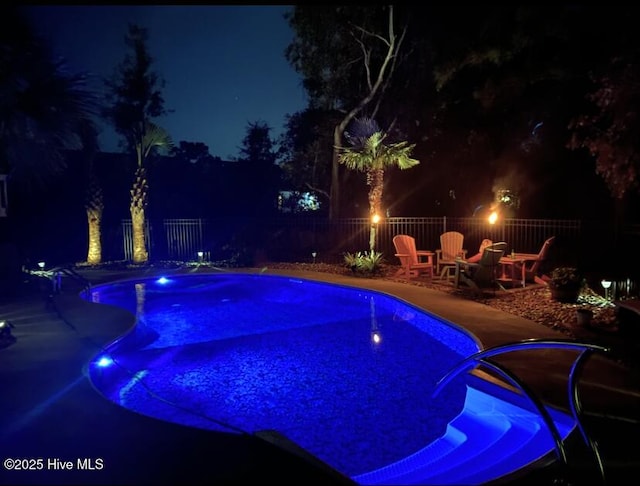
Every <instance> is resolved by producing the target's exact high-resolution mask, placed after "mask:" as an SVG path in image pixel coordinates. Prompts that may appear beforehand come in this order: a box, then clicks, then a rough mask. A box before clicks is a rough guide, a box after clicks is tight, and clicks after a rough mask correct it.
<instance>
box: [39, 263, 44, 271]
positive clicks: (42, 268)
mask: <svg viewBox="0 0 640 486" xmlns="http://www.w3.org/2000/svg"><path fill="white" fill-rule="evenodd" d="M44 266H45V262H38V267H40V270H44Z"/></svg>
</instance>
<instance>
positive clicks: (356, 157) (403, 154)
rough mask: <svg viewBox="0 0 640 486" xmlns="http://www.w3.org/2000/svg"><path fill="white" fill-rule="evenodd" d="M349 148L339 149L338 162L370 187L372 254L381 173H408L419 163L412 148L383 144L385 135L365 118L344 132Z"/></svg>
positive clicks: (382, 185) (382, 178)
mask: <svg viewBox="0 0 640 486" xmlns="http://www.w3.org/2000/svg"><path fill="white" fill-rule="evenodd" d="M345 137H346V138H347V141H348V142H349V143H350V145H351V146H347V147H342V148H341V149H340V153H339V159H338V160H339V162H340V163H341V164H344V165H345V167H347V168H348V169H351V170H357V171H359V172H364V173H366V175H367V185H368V186H369V196H368V197H369V217H370V219H371V229H370V234H369V249H370V250H371V253H372V254H373V252H374V248H375V238H376V226H377V223H378V219H379V218H380V217H381V215H382V214H383V213H382V192H383V189H384V172H385V170H386V169H387V168H389V167H394V166H395V167H398V168H399V169H401V170H404V169H409V168H411V167H414V166H416V165H418V164H419V163H420V161H418V160H416V159H413V158H411V152H412V151H413V149H414V147H415V144H409V143H408V142H397V143H391V144H388V145H387V144H385V143H384V140H385V138H386V134H385V133H384V132H383V131H382V130H381V129H380V127H379V126H378V124H377V123H376V121H375V120H373V119H371V118H367V117H363V118H356V119H355V120H354V122H353V123H352V127H351V130H350V131H348V132H345Z"/></svg>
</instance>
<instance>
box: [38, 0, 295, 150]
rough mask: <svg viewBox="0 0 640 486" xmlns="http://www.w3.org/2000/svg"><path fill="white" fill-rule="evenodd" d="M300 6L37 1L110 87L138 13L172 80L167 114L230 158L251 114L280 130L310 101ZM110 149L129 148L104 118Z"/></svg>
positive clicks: (171, 126)
mask: <svg viewBox="0 0 640 486" xmlns="http://www.w3.org/2000/svg"><path fill="white" fill-rule="evenodd" d="M291 8H292V7H290V6H169V5H163V6H135V7H130V6H32V7H29V8H28V9H27V10H28V12H29V13H30V17H31V18H32V19H33V21H34V25H35V27H36V29H37V30H38V31H39V32H40V33H41V34H42V35H43V36H44V37H45V38H47V39H51V44H52V47H53V49H54V53H55V54H56V55H59V56H62V57H63V58H65V59H66V60H67V61H68V65H69V68H70V70H71V71H72V72H87V73H89V74H90V75H91V83H92V86H95V87H96V88H98V89H103V87H104V84H103V82H102V79H103V78H104V77H107V76H110V75H111V74H112V73H113V72H114V69H115V67H116V66H117V65H118V64H119V63H120V62H121V61H122V60H123V59H124V56H125V54H126V53H127V47H126V46H125V42H124V39H125V35H126V32H127V26H128V23H135V24H138V25H140V26H142V27H145V28H147V30H148V34H149V42H148V48H149V52H150V54H151V56H152V57H153V59H154V61H155V62H154V64H153V66H152V68H153V70H154V71H156V72H157V73H158V74H159V75H160V77H162V78H164V80H165V81H166V85H165V88H164V90H163V94H164V99H165V108H166V109H168V110H173V113H170V114H169V115H168V116H166V117H163V118H159V119H157V120H156V121H157V122H158V124H160V125H161V126H163V127H164V128H166V129H167V130H168V131H169V133H170V134H171V136H172V138H173V140H174V142H175V143H176V145H177V144H178V143H179V142H180V141H182V140H185V141H189V142H204V143H205V144H206V145H207V146H208V147H209V152H210V153H211V155H217V156H219V157H221V158H223V159H230V158H233V157H236V156H237V155H238V148H239V147H240V146H241V144H242V139H243V138H244V136H245V134H246V128H247V125H248V124H249V123H254V122H257V121H262V122H266V123H267V124H268V125H269V126H270V127H271V128H272V131H271V136H272V138H275V137H277V136H278V135H279V134H280V133H281V132H282V130H283V126H284V123H285V121H286V118H285V117H286V115H287V114H293V113H295V112H297V111H300V110H302V109H304V107H305V106H306V95H305V93H304V89H303V87H302V83H301V78H300V77H299V76H298V74H297V73H296V72H295V71H294V70H293V68H291V67H290V65H289V64H288V62H287V60H286V59H285V56H284V50H285V48H286V46H287V45H288V44H289V42H290V41H291V40H292V38H293V32H292V30H291V29H290V28H289V26H288V24H287V22H286V20H285V19H284V17H283V14H284V12H286V11H287V10H289V9H291ZM100 145H101V149H102V150H103V151H107V152H111V151H119V150H118V140H117V137H116V136H115V134H114V133H113V131H112V130H110V129H108V127H104V128H103V133H102V136H101V140H100Z"/></svg>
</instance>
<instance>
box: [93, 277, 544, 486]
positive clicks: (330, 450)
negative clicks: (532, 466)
mask: <svg viewBox="0 0 640 486" xmlns="http://www.w3.org/2000/svg"><path fill="white" fill-rule="evenodd" d="M90 299H91V300H92V301H93V302H99V303H101V304H111V305H115V306H119V307H122V308H124V309H127V310H129V311H131V312H132V313H135V314H136V316H137V324H136V326H135V327H134V328H133V329H132V331H131V332H129V333H128V334H126V335H125V336H123V337H121V338H120V339H119V340H117V341H116V342H114V343H113V344H111V345H110V346H108V347H107V348H106V349H105V350H104V352H103V353H101V354H100V355H98V356H96V358H95V359H94V360H93V362H92V364H91V366H90V368H89V373H90V379H91V381H92V382H93V384H94V385H95V387H96V388H97V389H98V390H99V391H100V392H101V393H102V394H104V395H105V396H106V397H107V398H109V399H110V400H112V401H114V402H115V403H118V404H120V405H122V406H123V407H126V408H128V409H131V410H134V411H136V412H139V413H142V414H145V415H149V416H152V417H156V418H159V419H163V420H167V421H171V422H176V423H180V424H184V425H189V426H195V427H201V428H205V429H211V430H218V431H225V432H234V431H236V432H239V431H244V432H247V433H255V432H258V431H261V430H267V429H269V430H276V431H278V432H279V433H281V434H283V435H284V436H286V437H287V438H289V439H291V440H292V441H294V442H295V443H297V444H298V445H300V446H301V447H303V448H304V449H306V450H307V451H308V452H310V453H311V454H313V455H314V456H316V457H318V458H319V459H321V460H322V461H324V462H326V463H327V464H329V465H330V466H331V467H333V468H335V469H336V470H338V471H340V472H342V473H343V474H345V475H348V476H350V477H353V478H356V479H358V480H359V481H361V482H363V483H374V482H376V481H378V480H380V481H382V482H384V481H385V480H388V477H389V476H387V475H386V472H384V471H386V470H387V469H389V468H390V467H391V466H390V465H397V464H402V463H403V462H404V463H407V460H408V459H407V458H414V459H413V460H416V459H415V458H416V457H419V456H421V455H426V452H425V451H428V454H429V455H430V456H429V457H431V456H433V454H436V452H434V451H430V450H429V447H428V446H429V445H430V444H432V443H434V442H437V443H439V444H442V443H443V442H444V443H449V444H450V443H454V442H457V441H458V439H454V440H453V442H452V440H451V437H458V436H457V435H456V434H454V433H452V432H451V429H452V427H451V426H450V423H451V422H453V421H455V420H458V421H459V422H460V420H461V419H460V415H461V413H462V412H463V410H467V409H472V408H473V407H474V405H470V403H469V402H470V398H469V397H470V396H471V394H469V385H468V382H467V381H466V380H467V378H466V377H464V376H461V377H459V378H457V379H455V380H454V381H453V382H451V383H450V384H449V385H448V386H447V387H446V388H445V389H444V390H443V391H442V392H441V393H439V394H437V396H436V397H435V398H434V397H432V393H433V391H434V388H435V386H436V383H437V382H438V380H439V379H440V378H441V377H442V376H444V375H445V374H446V373H447V371H449V370H450V369H451V368H452V367H453V366H454V365H455V364H456V363H458V362H459V361H460V360H462V359H464V358H465V357H466V356H469V355H471V354H473V353H475V352H476V351H478V350H479V347H478V344H477V342H476V341H475V340H474V338H473V337H472V336H471V335H469V334H467V333H466V332H465V331H464V330H462V329H461V328H459V327H457V326H454V325H452V324H450V323H447V322H444V321H443V320H441V319H439V318H437V317H435V316H432V315H429V314H427V313H425V312H424V311H422V310H420V309H417V308H415V307H413V306H411V305H409V304H407V303H405V302H402V301H400V300H398V299H396V298H393V297H390V296H387V295H385V294H381V293H377V292H373V291H365V290H360V289H355V288H350V287H343V286H338V285H330V284H325V283H319V282H313V281H307V280H299V279H292V278H287V277H276V276H269V275H253V274H215V275H191V276H180V277H171V278H169V279H168V280H166V281H159V280H157V279H140V280H135V281H124V282H118V283H113V284H109V285H104V286H99V287H95V288H93V289H92V291H91V295H90ZM474 396H475V395H474ZM483 400H484V398H482V399H479V400H477V399H476V400H475V402H476V403H483ZM490 408H493V409H497V408H499V407H496V406H494V405H490ZM474 413H475V412H474ZM518 413H519V414H520V412H518ZM464 415H465V416H468V415H469V413H466V414H464ZM527 420H529V419H528V418H527V419H526V420H524V421H525V422H526V421H527ZM443 436H444V437H445V438H446V440H444V441H443V440H438V439H440V438H442V437H443ZM545 447H548V445H546V446H545ZM439 448H442V447H441V446H439ZM432 449H433V447H432ZM476 449H477V446H476ZM419 460H420V461H423V462H424V461H426V462H427V463H428V462H429V461H430V460H432V459H429V458H427V459H425V458H422V457H420V459H419ZM393 467H396V466H393ZM385 468H386V469H385ZM376 471H378V472H376ZM380 471H382V472H383V473H379V472H380ZM503 472H504V471H503ZM380 474H382V475H380ZM448 477H453V476H451V475H448ZM489 477H490V476H489Z"/></svg>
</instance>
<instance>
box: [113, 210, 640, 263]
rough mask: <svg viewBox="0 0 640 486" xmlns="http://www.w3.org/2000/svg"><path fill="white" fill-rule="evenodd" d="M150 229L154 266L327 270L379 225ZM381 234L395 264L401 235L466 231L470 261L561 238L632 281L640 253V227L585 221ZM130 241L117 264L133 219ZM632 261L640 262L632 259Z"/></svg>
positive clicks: (203, 222)
mask: <svg viewBox="0 0 640 486" xmlns="http://www.w3.org/2000/svg"><path fill="white" fill-rule="evenodd" d="M148 224H149V228H148V231H147V235H148V241H149V248H148V249H149V255H150V258H151V259H153V260H196V259H197V258H198V252H203V254H204V258H206V259H207V260H213V261H216V260H222V259H225V258H227V257H228V256H229V254H230V253H233V252H239V251H242V252H244V253H245V254H248V255H252V256H254V257H255V258H256V259H260V260H262V259H264V260H272V261H284V262H311V261H314V260H315V261H319V262H327V263H340V262H342V261H343V255H344V253H345V252H351V253H353V252H357V251H368V250H369V232H370V226H371V223H370V221H369V220H368V219H366V218H351V219H335V220H330V219H324V218H314V217H305V216H298V215H295V216H283V217H277V218H271V219H254V218H232V219H230V218H216V219H213V218H212V219H165V220H161V221H157V222H154V221H151V222H148ZM376 230H377V231H376V247H375V248H376V251H379V252H382V254H383V255H384V257H385V258H386V259H388V260H389V261H391V262H393V261H395V260H394V257H393V254H394V253H395V250H394V248H393V242H392V239H393V236H395V235H396V234H401V233H402V234H409V235H411V236H413V237H414V238H416V244H417V245H418V247H419V249H428V250H434V249H436V248H439V246H440V235H441V234H442V233H444V232H445V231H459V232H461V233H462V234H464V236H465V245H464V246H465V248H466V249H467V250H468V252H469V253H470V254H471V253H474V252H475V251H476V250H477V248H478V247H479V245H480V242H481V241H482V240H483V239H484V238H490V239H491V240H493V241H506V242H507V243H508V245H509V246H508V251H511V249H514V250H515V251H517V252H524V253H537V252H538V251H539V250H540V248H541V246H542V244H543V243H544V241H545V240H546V239H547V238H549V237H550V236H555V237H556V242H555V244H554V258H555V259H556V260H557V261H558V262H562V263H567V264H568V263H571V264H575V265H581V266H582V267H584V268H588V269H590V270H593V271H599V270H601V269H604V268H606V269H609V270H611V268H612V266H622V267H623V268H621V270H624V273H625V274H628V273H629V272H630V271H637V266H638V264H637V263H636V261H635V248H639V247H640V224H630V225H625V226H624V227H622V228H618V229H616V228H615V227H614V225H613V224H612V223H606V222H605V223H602V222H592V221H591V222H590V221H581V220H548V219H516V218H514V219H504V220H501V221H498V222H497V223H496V224H493V225H492V224H489V222H488V221H487V220H486V219H481V218H449V217H426V218H402V217H393V218H387V219H384V220H383V221H382V222H380V223H379V224H378V225H377V227H376ZM122 236H123V242H122V248H123V254H122V255H119V256H116V259H120V258H122V259H124V260H130V259H131V256H132V247H131V220H123V221H122ZM314 254H315V257H314ZM624 255H629V256H631V255H634V257H633V258H628V259H626V260H625V259H624V258H622V256H624ZM119 257H120V258H119ZM614 270H615V269H614ZM614 270H611V271H614Z"/></svg>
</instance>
